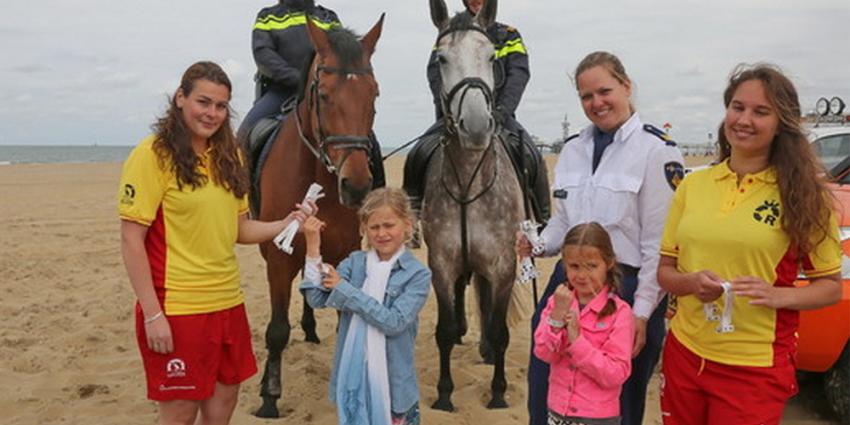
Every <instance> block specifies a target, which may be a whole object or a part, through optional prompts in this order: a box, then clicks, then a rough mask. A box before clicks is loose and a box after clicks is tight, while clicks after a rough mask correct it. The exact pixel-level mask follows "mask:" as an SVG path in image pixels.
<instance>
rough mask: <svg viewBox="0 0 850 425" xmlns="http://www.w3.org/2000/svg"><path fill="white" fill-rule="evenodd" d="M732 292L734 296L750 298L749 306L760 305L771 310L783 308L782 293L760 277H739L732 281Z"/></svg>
mask: <svg viewBox="0 0 850 425" xmlns="http://www.w3.org/2000/svg"><path fill="white" fill-rule="evenodd" d="M730 283H732V292H733V293H734V294H735V296H739V297H748V298H750V304H751V305H760V306H764V307H770V308H773V309H779V308H784V307H785V305H786V303H785V299H784V297H783V295H784V291H783V290H782V289H781V288H777V287H775V286H773V285H771V284H769V283H767V282H765V280H764V279H762V278H760V277H754V276H741V277H736V278H734V279H732V281H731V282H730Z"/></svg>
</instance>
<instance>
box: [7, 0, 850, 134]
mask: <svg viewBox="0 0 850 425" xmlns="http://www.w3.org/2000/svg"><path fill="white" fill-rule="evenodd" d="M270 3H272V2H270V1H260V0H240V1H224V0H222V1H206V2H204V1H198V0H147V1H144V2H124V1H114V0H111V1H106V0H62V1H58V0H47V1H41V2H32V1H24V0H8V1H4V5H3V13H2V14H0V52H2V57H3V60H2V61H0V95H2V99H3V101H2V102H0V144H2V145H12V144H25V145H36V144H52V145H55V144H74V145H77V144H92V143H98V144H102V145H106V144H114V145H132V144H135V143H136V142H137V141H138V140H140V139H141V138H142V137H144V136H145V135H146V134H147V133H148V132H149V127H150V124H151V123H152V122H153V121H154V119H155V117H156V116H157V115H159V114H160V113H161V112H162V111H163V109H164V107H165V105H166V101H167V96H168V95H170V94H172V93H173V92H174V89H175V88H176V86H177V84H178V82H179V78H180V75H181V74H182V72H183V71H184V70H185V69H186V67H187V66H188V65H190V64H191V63H193V62H195V61H197V60H204V59H210V60H214V61H216V62H218V63H220V64H221V65H223V67H224V68H225V70H227V72H228V74H229V75H230V78H231V79H232V80H233V83H234V93H233V100H232V106H233V108H234V110H235V111H236V113H237V116H236V117H235V119H234V120H235V122H234V124H235V125H236V124H238V121H239V119H240V117H241V116H243V115H244V114H245V113H246V112H247V111H248V109H249V107H250V105H251V103H252V101H253V82H252V75H253V73H254V71H255V65H254V62H253V59H252V57H251V49H250V47H251V38H250V35H251V27H252V24H253V21H254V18H255V16H256V13H257V11H258V10H259V9H260V8H261V7H263V6H265V5H267V4H270ZM320 4H323V5H326V6H327V7H330V8H332V9H334V10H335V11H336V12H337V13H338V14H339V16H340V18H341V19H342V21H343V23H344V24H345V25H346V26H349V27H351V28H352V29H354V30H355V31H356V32H358V33H365V32H366V31H367V30H368V29H369V28H370V27H371V26H372V25H373V24H374V23H375V22H376V21H377V19H378V17H379V15H380V13H381V12H386V13H387V19H386V22H385V25H384V32H383V36H382V39H381V40H380V41H379V42H378V49H377V52H376V53H375V56H374V58H373V65H374V67H375V72H376V77H377V79H378V82H379V84H380V86H381V97H380V98H379V100H378V104H377V116H376V121H375V122H376V124H375V129H376V132H377V134H378V136H379V138H380V140H381V142H382V144H383V145H384V146H396V145H399V144H401V143H402V142H404V141H407V140H409V139H411V138H413V137H415V136H416V135H417V134H418V133H419V132H421V131H422V130H424V129H425V128H426V127H427V126H428V125H429V124H430V123H431V121H432V120H433V108H432V103H431V99H430V94H429V92H428V89H427V84H426V81H425V65H426V62H427V58H428V54H429V52H430V49H431V46H432V45H433V42H434V38H435V35H436V30H435V29H434V27H433V26H432V24H431V21H430V15H429V11H428V2H427V0H359V1H353V0H327V1H324V2H320ZM448 4H449V10H450V11H451V10H454V11H457V10H461V9H462V7H463V6H462V3H461V0H451V1H450V2H449V3H448ZM498 20H499V21H501V22H504V23H507V24H510V25H513V26H515V27H517V28H518V29H519V30H520V32H521V33H522V35H523V38H524V40H525V44H526V46H527V48H528V51H529V54H530V57H531V72H532V77H531V82H530V84H529V86H528V89H527V90H526V93H525V97H524V98H523V102H522V103H521V104H520V107H519V110H518V118H519V120H520V122H522V123H523V124H524V125H525V126H526V128H527V129H528V130H529V131H530V132H532V133H534V134H537V135H538V136H540V137H541V138H543V139H544V140H553V139H555V138H558V137H560V136H561V132H562V130H561V121H562V120H563V118H564V115H565V114H569V120H570V122H571V124H572V127H571V129H572V130H571V132H576V131H578V130H579V129H580V128H581V127H582V126H584V125H586V124H587V122H588V121H587V119H586V118H585V117H584V114H583V112H582V110H581V108H580V105H579V103H578V99H577V97H576V95H575V88H574V87H573V86H572V83H571V81H570V79H569V75H570V74H571V72H572V70H573V69H575V66H576V65H577V63H578V62H579V61H580V60H581V59H582V57H584V55H586V54H587V53H590V52H592V51H594V50H608V51H610V52H612V53H615V54H616V55H618V56H619V57H620V58H621V59H622V61H623V63H624V64H625V67H626V70H627V72H628V73H629V74H630V76H631V78H632V80H633V81H634V83H635V84H636V87H637V90H636V92H635V93H634V99H633V100H634V103H635V106H636V107H637V109H638V111H639V113H640V115H641V117H642V119H643V120H644V121H645V122H650V123H654V124H656V125H658V126H659V127H660V126H661V125H663V124H664V123H665V122H669V123H671V124H672V126H673V128H672V131H671V133H672V134H673V136H674V138H675V139H677V140H678V141H679V142H683V143H698V142H704V141H705V140H706V138H707V134H708V133H709V132H714V129H716V127H717V124H718V123H719V122H720V120H721V119H722V116H723V106H722V99H721V96H722V90H723V88H724V87H725V80H726V78H727V76H728V74H729V72H730V71H731V70H732V68H733V67H734V66H735V64H737V63H739V62H755V61H769V62H773V63H776V64H778V65H779V66H780V67H782V68H783V69H784V70H785V71H786V72H787V73H788V74H789V75H790V76H791V78H792V79H793V81H794V82H795V83H796V85H797V89H798V90H799V92H800V96H801V101H802V102H803V106H804V109H811V108H813V107H814V103H815V101H816V100H817V99H818V98H819V97H822V96H825V97H830V98H831V97H832V96H836V95H837V96H841V97H843V98H844V100H845V102H847V103H848V104H850V54H848V49H850V0H796V1H785V0H714V1H692V0H646V1H640V2H638V1H604V0H502V1H500V3H499V15H498Z"/></svg>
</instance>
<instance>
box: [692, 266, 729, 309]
mask: <svg viewBox="0 0 850 425" xmlns="http://www.w3.org/2000/svg"><path fill="white" fill-rule="evenodd" d="M690 280H691V284H692V285H693V294H694V296H696V297H697V299H699V300H700V301H702V302H704V303H710V302H712V301H714V300H716V299H718V298H720V296H721V295H723V286H721V284H722V283H723V278H721V277H720V276H717V275H716V274H714V272H712V271H711V270H703V271H700V272H696V273H691V276H690Z"/></svg>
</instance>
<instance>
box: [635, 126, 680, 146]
mask: <svg viewBox="0 0 850 425" xmlns="http://www.w3.org/2000/svg"><path fill="white" fill-rule="evenodd" d="M643 130H644V131H646V132H647V133H649V134H652V135H653V136H655V137H658V138H659V139H661V141H663V142H664V143H666V144H667V146H676V142H674V141H673V139H672V138H671V137H670V135H669V134H667V132H666V131H664V130H662V129H660V128H658V127H656V126H654V125H652V124H644V125H643Z"/></svg>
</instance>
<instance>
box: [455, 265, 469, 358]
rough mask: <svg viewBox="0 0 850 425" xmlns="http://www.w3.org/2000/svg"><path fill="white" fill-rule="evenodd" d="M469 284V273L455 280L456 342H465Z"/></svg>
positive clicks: (459, 343)
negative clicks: (467, 289) (467, 288)
mask: <svg viewBox="0 0 850 425" xmlns="http://www.w3.org/2000/svg"><path fill="white" fill-rule="evenodd" d="M468 284H469V275H468V274H467V275H463V276H461V277H460V278H458V280H457V281H456V282H455V303H454V304H455V317H454V319H455V320H456V321H457V322H456V323H457V339H455V344H457V345H461V344H463V337H464V335H466V331H467V330H468V328H469V327H468V325H467V322H466V286H467V285H468Z"/></svg>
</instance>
